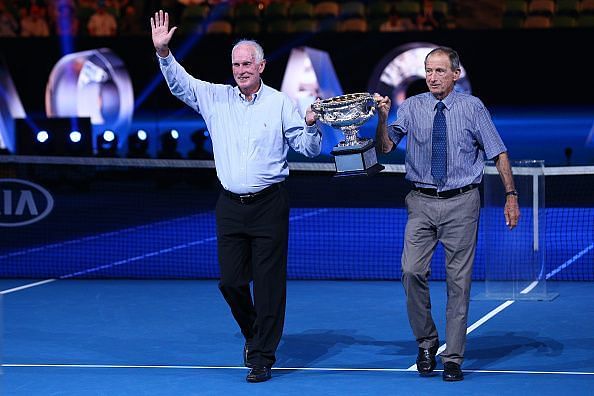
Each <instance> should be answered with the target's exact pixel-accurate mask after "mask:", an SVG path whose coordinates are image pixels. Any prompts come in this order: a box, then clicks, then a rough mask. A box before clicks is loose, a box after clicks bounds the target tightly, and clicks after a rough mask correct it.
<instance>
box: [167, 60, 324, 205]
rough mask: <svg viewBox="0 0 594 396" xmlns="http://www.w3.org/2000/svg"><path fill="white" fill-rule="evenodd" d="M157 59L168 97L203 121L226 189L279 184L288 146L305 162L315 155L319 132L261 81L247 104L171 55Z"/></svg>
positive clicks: (286, 171) (230, 89) (284, 172)
mask: <svg viewBox="0 0 594 396" xmlns="http://www.w3.org/2000/svg"><path fill="white" fill-rule="evenodd" d="M157 57H158V59H159V64H160V67H161V71H162V73H163V76H164V77H165V81H166V82H167V85H168V86H169V89H170V90H171V92H172V93H173V95H174V96H176V97H177V98H178V99H180V100H182V101H183V102H184V103H186V104H187V105H188V106H190V107H191V108H192V109H194V110H195V111H197V112H199V113H200V114H201V115H202V117H203V118H204V121H205V123H206V127H207V128H208V132H209V134H210V137H211V139H212V146H213V154H214V160H215V164H216V171H217V176H218V178H219V180H220V182H221V185H222V186H223V188H225V189H226V190H228V191H232V192H234V193H236V194H245V193H253V192H257V191H260V190H262V189H263V188H266V187H268V186H270V185H271V184H274V183H278V182H281V181H283V180H284V179H285V178H286V177H287V176H288V175H289V165H288V162H287V154H288V150H289V147H291V148H292V149H294V150H295V151H296V152H298V153H301V154H303V155H305V156H307V157H315V156H317V155H319V154H320V151H321V140H322V135H321V132H320V130H319V128H318V127H317V125H315V124H314V125H313V126H307V125H306V124H305V120H304V119H303V117H301V115H300V114H299V111H298V110H297V107H296V106H295V104H294V103H293V102H292V100H291V99H290V98H289V97H288V96H287V95H286V94H284V93H282V92H279V91H277V90H275V89H273V88H271V87H269V86H267V85H265V84H264V83H263V82H261V83H260V89H259V90H258V92H257V93H255V94H254V95H252V100H251V101H248V100H247V99H246V97H245V95H243V94H242V93H241V92H240V90H239V88H238V87H233V86H231V85H224V84H213V83H209V82H206V81H202V80H199V79H196V78H194V77H192V76H191V75H190V74H189V73H187V72H186V70H185V69H184V68H183V67H182V66H181V65H180V64H179V63H178V62H177V61H176V60H175V58H174V57H173V55H172V54H171V52H170V53H169V55H168V56H167V57H166V58H162V57H159V56H158V55H157Z"/></svg>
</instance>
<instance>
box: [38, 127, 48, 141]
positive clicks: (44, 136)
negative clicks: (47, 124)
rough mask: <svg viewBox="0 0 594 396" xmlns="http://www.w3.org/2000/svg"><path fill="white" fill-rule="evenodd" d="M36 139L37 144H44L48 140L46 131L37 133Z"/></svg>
mask: <svg viewBox="0 0 594 396" xmlns="http://www.w3.org/2000/svg"><path fill="white" fill-rule="evenodd" d="M36 139H37V141H38V142H39V143H41V144H44V143H46V142H47V141H48V140H49V133H48V132H47V131H46V130H41V131H38V132H37V136H36Z"/></svg>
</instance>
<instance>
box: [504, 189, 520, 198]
mask: <svg viewBox="0 0 594 396" xmlns="http://www.w3.org/2000/svg"><path fill="white" fill-rule="evenodd" d="M510 195H514V196H516V197H517V196H518V192H517V191H516V190H511V191H507V192H506V193H505V197H506V198H507V197H508V196H510Z"/></svg>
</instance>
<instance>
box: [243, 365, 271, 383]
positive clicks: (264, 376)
mask: <svg viewBox="0 0 594 396" xmlns="http://www.w3.org/2000/svg"><path fill="white" fill-rule="evenodd" d="M270 378H272V369H271V368H270V367H268V366H253V367H252V369H251V370H250V372H249V374H248V375H247V377H245V379H246V381H247V382H264V381H268V380H269V379H270Z"/></svg>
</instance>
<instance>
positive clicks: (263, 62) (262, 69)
mask: <svg viewBox="0 0 594 396" xmlns="http://www.w3.org/2000/svg"><path fill="white" fill-rule="evenodd" d="M265 67H266V59H262V62H260V65H259V66H258V72H259V73H260V74H262V72H263V71H264V68H265Z"/></svg>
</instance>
